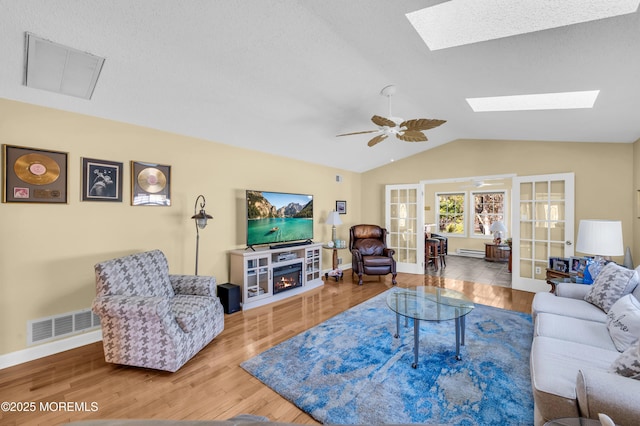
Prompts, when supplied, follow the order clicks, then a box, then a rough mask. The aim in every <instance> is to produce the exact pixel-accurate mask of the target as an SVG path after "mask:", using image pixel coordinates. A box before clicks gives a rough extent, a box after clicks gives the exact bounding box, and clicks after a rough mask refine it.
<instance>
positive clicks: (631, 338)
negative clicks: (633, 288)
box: [607, 294, 640, 352]
mask: <svg viewBox="0 0 640 426" xmlns="http://www.w3.org/2000/svg"><path fill="white" fill-rule="evenodd" d="M607 329H608V330H609V334H610V335H611V339H612V340H613V343H614V344H615V345H616V349H617V350H618V351H620V352H624V351H626V350H627V349H629V346H631V345H632V344H633V343H634V342H635V341H636V340H638V338H640V302H638V300H637V299H636V298H635V297H633V295H632V294H627V295H626V296H623V297H621V298H620V299H619V300H618V301H617V302H616V303H614V304H613V306H611V309H609V313H608V314H607Z"/></svg>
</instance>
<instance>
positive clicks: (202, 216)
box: [191, 195, 213, 275]
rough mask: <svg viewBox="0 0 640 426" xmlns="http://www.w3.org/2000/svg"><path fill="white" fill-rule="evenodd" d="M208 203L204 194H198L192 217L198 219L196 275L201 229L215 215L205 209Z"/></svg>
mask: <svg viewBox="0 0 640 426" xmlns="http://www.w3.org/2000/svg"><path fill="white" fill-rule="evenodd" d="M200 198H202V202H201V203H200V212H199V213H197V214H196V211H197V209H198V200H200ZM205 204H207V200H205V198H204V195H198V198H196V204H195V205H194V206H193V216H191V219H195V220H196V275H198V248H199V246H200V230H201V229H204V227H205V226H207V220H209V219H213V216H211V215H209V214H207V212H205V211H204V206H205Z"/></svg>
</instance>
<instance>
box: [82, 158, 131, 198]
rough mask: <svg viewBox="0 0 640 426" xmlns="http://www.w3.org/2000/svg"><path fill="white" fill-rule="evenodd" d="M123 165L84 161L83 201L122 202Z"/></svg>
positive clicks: (104, 161) (91, 160)
mask: <svg viewBox="0 0 640 426" xmlns="http://www.w3.org/2000/svg"><path fill="white" fill-rule="evenodd" d="M122 168H123V163H118V162H116V161H107V160H96V159H93V158H83V159H82V201H115V202H122Z"/></svg>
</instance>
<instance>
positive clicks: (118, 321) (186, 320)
mask: <svg viewBox="0 0 640 426" xmlns="http://www.w3.org/2000/svg"><path fill="white" fill-rule="evenodd" d="M95 272H96V293H97V294H96V298H95V300H94V301H93V306H92V307H93V311H94V312H95V313H96V314H97V315H98V316H99V317H100V322H101V324H102V342H103V346H104V354H105V360H106V361H107V362H111V363H115V364H124V365H132V366H137V367H146V368H154V369H158V370H166V371H171V372H174V371H177V370H178V369H179V368H180V367H182V366H183V365H184V364H185V363H186V362H187V361H188V360H189V359H191V358H192V357H193V356H194V355H195V354H196V353H198V352H199V351H200V350H201V349H202V348H203V347H205V346H206V345H207V344H208V343H209V342H211V340H213V338H214V337H216V336H217V335H218V334H220V333H221V332H222V330H223V329H224V312H223V309H222V304H221V303H220V300H219V299H218V297H216V280H215V278H213V277H204V276H196V275H170V274H169V265H168V263H167V259H166V257H165V256H164V254H163V253H162V252H161V251H160V250H153V251H149V252H145V253H138V254H132V255H129V256H124V257H120V258H117V259H113V260H108V261H106V262H101V263H98V264H96V265H95Z"/></svg>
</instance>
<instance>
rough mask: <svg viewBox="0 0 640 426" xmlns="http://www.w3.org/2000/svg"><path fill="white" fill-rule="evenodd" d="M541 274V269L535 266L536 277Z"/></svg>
mask: <svg viewBox="0 0 640 426" xmlns="http://www.w3.org/2000/svg"><path fill="white" fill-rule="evenodd" d="M541 273H542V268H541V267H539V266H536V275H540V274H541Z"/></svg>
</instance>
